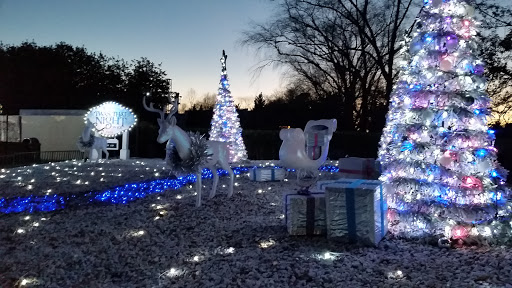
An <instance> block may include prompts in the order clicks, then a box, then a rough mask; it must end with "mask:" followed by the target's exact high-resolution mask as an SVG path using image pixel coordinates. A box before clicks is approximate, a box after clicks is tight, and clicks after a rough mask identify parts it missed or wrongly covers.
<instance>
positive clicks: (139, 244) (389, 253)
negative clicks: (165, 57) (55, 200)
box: [0, 161, 512, 287]
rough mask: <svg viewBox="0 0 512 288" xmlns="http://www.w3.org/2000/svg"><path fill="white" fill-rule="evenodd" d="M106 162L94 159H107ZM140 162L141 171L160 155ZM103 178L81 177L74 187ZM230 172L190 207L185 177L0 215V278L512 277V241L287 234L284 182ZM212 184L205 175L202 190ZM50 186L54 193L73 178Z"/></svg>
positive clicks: (340, 281) (7, 281)
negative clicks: (488, 243)
mask: <svg viewBox="0 0 512 288" xmlns="http://www.w3.org/2000/svg"><path fill="white" fill-rule="evenodd" d="M111 163H114V164H113V165H111V164H102V165H100V164H94V166H96V167H97V169H99V168H103V169H106V170H108V168H107V166H114V167H116V165H117V164H116V163H115V162H114V161H112V162H111ZM133 163H135V162H133ZM145 163H146V164H145V167H144V169H141V170H142V171H150V170H151V169H157V168H153V166H151V163H161V162H155V161H153V162H152V161H145ZM125 164H126V163H125ZM66 165H74V166H77V164H76V163H75V164H69V163H63V164H59V165H57V166H60V167H61V170H62V171H66V170H64V168H63V167H68V166H66ZM91 165H92V164H91ZM130 165H134V166H133V167H135V164H130ZM54 166H55V165H54ZM81 166H82V165H81ZM86 166H87V165H86ZM77 167H78V166H77ZM98 167H99V168H98ZM133 167H132V168H133ZM147 167H150V169H149V170H147V169H145V168H147ZM89 168H90V167H89ZM139 168H140V167H139ZM24 169H31V170H32V171H36V170H37V171H39V170H38V169H39V167H37V166H34V167H27V168H24ZM42 169H43V170H44V167H43V168H42ZM52 169H53V168H52ZM52 169H49V168H48V169H46V170H48V171H49V170H52ZM80 169H85V168H78V169H77V170H73V171H74V172H77V173H82V172H80V171H81V170H80ZM113 169H117V168H112V171H113ZM17 170H22V171H20V172H16V173H28V172H26V171H25V170H23V169H21V168H20V169H16V171H17ZM141 170H137V171H138V172H139V171H141ZM12 171H15V170H13V169H10V171H9V172H8V173H12ZM23 171H25V172H23ZM41 171H42V170H41ZM84 171H85V170H84ZM108 171H110V170H108ZM91 172H92V171H90V169H89V170H87V173H88V174H90V173H91ZM150 172H151V173H152V175H153V176H154V177H159V176H155V174H154V173H157V172H158V171H150ZM150 172H148V175H146V176H147V177H149V173H150ZM8 173H5V172H4V174H3V175H6V174H8ZM84 173H85V172H83V173H82V175H78V174H73V173H69V175H70V176H68V177H69V178H70V179H68V180H66V181H70V182H69V183H70V184H69V185H68V186H72V185H71V184H72V183H76V182H77V181H78V180H77V179H75V178H73V177H75V176H72V175H76V177H78V176H83V175H84ZM96 173H97V172H95V175H96V176H97V177H100V176H103V178H107V177H105V175H99V176H98V175H97V174H96ZM121 173H127V171H123V172H121ZM29 174H30V175H32V176H27V177H26V179H29V178H30V177H34V178H31V179H36V180H35V181H34V182H33V183H37V185H38V186H37V188H34V187H33V188H31V189H30V190H31V191H32V192H33V193H34V194H36V193H46V192H44V191H47V190H48V189H49V188H45V187H46V186H45V185H50V184H49V183H53V182H54V181H55V179H54V176H48V175H47V176H46V178H42V177H43V176H38V175H39V172H38V173H35V172H31V173H28V174H26V175H29ZM100 174H101V173H100ZM133 174H134V175H135V173H133ZM0 175H2V174H0ZM50 175H51V172H50ZM93 176H94V175H93ZM139 176H140V175H138V176H137V177H139ZM119 177H120V178H123V179H122V180H123V181H128V180H129V179H128V178H125V177H127V176H126V175H125V177H121V176H119ZM6 178H7V176H5V177H3V179H2V180H6ZM31 179H30V180H31ZM42 179H49V180H48V181H46V182H47V184H45V180H42ZM108 179H109V181H111V182H108V183H110V184H111V185H113V183H114V182H115V181H117V180H113V179H117V178H115V177H113V176H112V177H110V178H108ZM9 181H11V180H9ZM119 181H121V179H120V180H119ZM123 181H121V182H120V183H118V184H122V183H126V182H123ZM103 182H104V181H98V180H97V179H96V180H95V178H91V179H89V183H91V184H90V185H88V186H81V187H87V188H88V189H89V188H91V187H92V188H93V189H95V188H96V186H95V185H96V184H97V185H100V186H101V185H106V184H105V183H103ZM235 182H236V183H237V186H236V187H235V193H234V195H233V197H231V198H227V197H226V193H227V187H225V186H224V187H223V185H227V184H228V181H227V178H225V177H222V178H221V179H220V181H219V185H220V186H219V190H218V192H217V196H215V197H214V198H213V199H206V197H205V198H204V199H203V206H202V207H199V208H196V207H195V206H194V204H195V196H194V195H193V194H194V189H193V188H192V186H190V185H187V186H186V187H182V188H180V189H179V190H169V191H166V192H164V193H160V194H152V195H149V196H147V197H146V198H143V199H140V200H137V201H134V202H131V203H129V204H127V205H104V204H100V205H98V204H94V205H88V206H80V207H76V208H69V209H64V210H58V211H54V212H45V213H33V214H27V213H19V214H4V215H0V259H2V260H1V261H0V287H339V286H340V285H342V287H512V284H510V283H512V248H511V247H473V248H462V249H440V248H438V247H436V246H432V245H428V244H422V243H417V242H408V241H403V240H399V239H390V238H389V237H388V239H385V240H383V241H382V242H381V243H380V244H379V246H378V247H377V248H371V247H360V246H357V245H344V244H340V243H330V242H329V241H328V240H327V239H326V238H325V237H322V236H318V237H296V236H289V235H288V234H287V232H286V226H285V224H284V215H283V203H282V200H283V193H284V192H287V191H290V190H293V189H294V188H295V185H294V181H292V180H291V181H287V182H252V181H250V180H249V179H248V177H246V176H245V175H241V176H240V177H238V178H236V179H235ZM10 183H11V186H9V185H8V183H2V184H1V185H2V186H1V188H2V190H1V191H2V195H4V197H5V195H6V193H9V194H7V195H12V193H14V194H15V193H22V192H23V193H26V191H25V190H27V189H26V188H27V186H26V185H25V186H19V185H18V186H16V183H17V182H15V181H14V182H10ZM211 183H212V180H204V181H203V184H204V185H205V186H206V187H205V189H206V191H208V189H210V188H211ZM118 184H116V185H118ZM28 185H31V184H28ZM52 185H53V184H52ZM77 185H78V184H77ZM34 186H35V185H34ZM52 187H53V188H52V189H53V191H54V192H53V193H58V192H59V191H61V190H62V191H70V189H71V188H72V189H75V188H76V187H75V186H72V187H66V186H65V185H56V186H52ZM59 187H60V188H59ZM73 187H74V188H73ZM101 187H103V186H101ZM6 188H10V189H8V190H5V191H9V192H3V190H4V189H6ZM59 189H61V190H59ZM76 189H77V190H76V191H80V190H78V188H76ZM16 191H18V192H16ZM38 191H39V192H38ZM73 191H75V190H73ZM85 191H86V190H85ZM203 195H205V196H206V195H207V193H204V194H203Z"/></svg>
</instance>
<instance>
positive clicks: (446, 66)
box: [439, 57, 453, 72]
mask: <svg viewBox="0 0 512 288" xmlns="http://www.w3.org/2000/svg"><path fill="white" fill-rule="evenodd" d="M452 67H453V60H452V59H451V58H450V57H446V58H444V59H443V60H441V62H439V69H440V70H441V71H444V72H448V71H450V70H452Z"/></svg>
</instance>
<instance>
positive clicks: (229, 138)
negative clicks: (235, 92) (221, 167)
mask: <svg viewBox="0 0 512 288" xmlns="http://www.w3.org/2000/svg"><path fill="white" fill-rule="evenodd" d="M226 59H227V55H226V53H225V52H224V51H222V58H220V63H221V64H222V72H221V74H220V75H221V76H220V84H219V91H218V94H217V102H216V104H215V106H214V108H213V118H212V122H211V128H210V138H209V140H214V141H222V142H229V162H231V163H233V162H238V161H240V160H246V159H247V151H246V150H245V144H244V140H243V139H242V128H241V127H240V119H238V112H237V111H236V107H235V104H234V101H233V97H232V96H231V91H230V90H229V82H228V74H227V72H226Z"/></svg>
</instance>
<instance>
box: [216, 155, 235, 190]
mask: <svg viewBox="0 0 512 288" xmlns="http://www.w3.org/2000/svg"><path fill="white" fill-rule="evenodd" d="M219 164H220V166H221V167H222V169H224V170H226V171H228V174H229V191H228V197H231V196H233V181H234V180H235V174H234V173H233V169H231V166H229V163H228V161H227V160H226V161H221V162H220V163H219Z"/></svg>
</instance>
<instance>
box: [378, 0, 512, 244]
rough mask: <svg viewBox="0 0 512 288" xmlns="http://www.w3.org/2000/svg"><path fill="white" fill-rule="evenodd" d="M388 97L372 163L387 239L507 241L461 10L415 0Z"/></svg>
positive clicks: (469, 27) (479, 83)
mask: <svg viewBox="0 0 512 288" xmlns="http://www.w3.org/2000/svg"><path fill="white" fill-rule="evenodd" d="M424 3H425V5H424V7H423V8H422V10H421V12H420V14H419V17H418V19H417V21H416V23H415V26H414V28H413V29H414V30H413V32H412V35H411V39H408V40H407V44H408V45H406V47H407V49H408V50H407V51H406V52H405V53H404V60H405V61H404V62H403V71H402V72H401V74H400V78H399V80H398V83H397V84H396V86H395V88H394V91H393V92H392V94H391V97H390V108H389V112H388V115H387V123H386V126H385V128H384V131H383V134H382V138H381V143H380V149H379V160H380V161H381V163H382V165H383V174H382V177H381V179H382V180H383V181H384V182H385V183H386V189H387V190H388V192H389V194H388V195H389V200H388V204H389V207H390V208H391V209H390V210H389V214H388V219H389V220H390V227H389V228H390V231H391V232H392V233H395V234H398V235H402V236H406V237H417V236H419V237H421V236H426V235H437V236H440V237H442V236H443V235H444V237H447V238H450V237H451V238H452V239H462V238H466V237H470V236H477V235H481V236H484V237H493V238H496V239H503V237H506V238H507V239H510V238H511V237H512V235H511V229H510V217H509V216H510V214H511V210H512V208H511V202H507V199H508V197H509V194H510V191H509V189H507V188H505V186H504V180H505V179H506V177H507V175H506V174H507V171H505V170H504V169H502V168H500V166H499V164H498V162H497V160H496V154H497V151H496V149H495V148H494V139H495V138H494V131H493V130H489V129H488V126H487V117H488V115H489V113H490V110H489V102H490V100H489V97H488V95H487V94H486V93H485V88H486V81H485V79H484V75H483V74H484V66H483V63H482V62H481V61H480V60H479V59H478V57H477V56H478V49H479V47H478V46H479V43H478V40H477V39H476V38H475V36H476V26H477V25H476V24H477V23H476V22H475V20H474V18H473V17H472V16H473V13H474V9H473V7H471V5H470V4H471V3H468V1H464V0H424Z"/></svg>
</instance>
